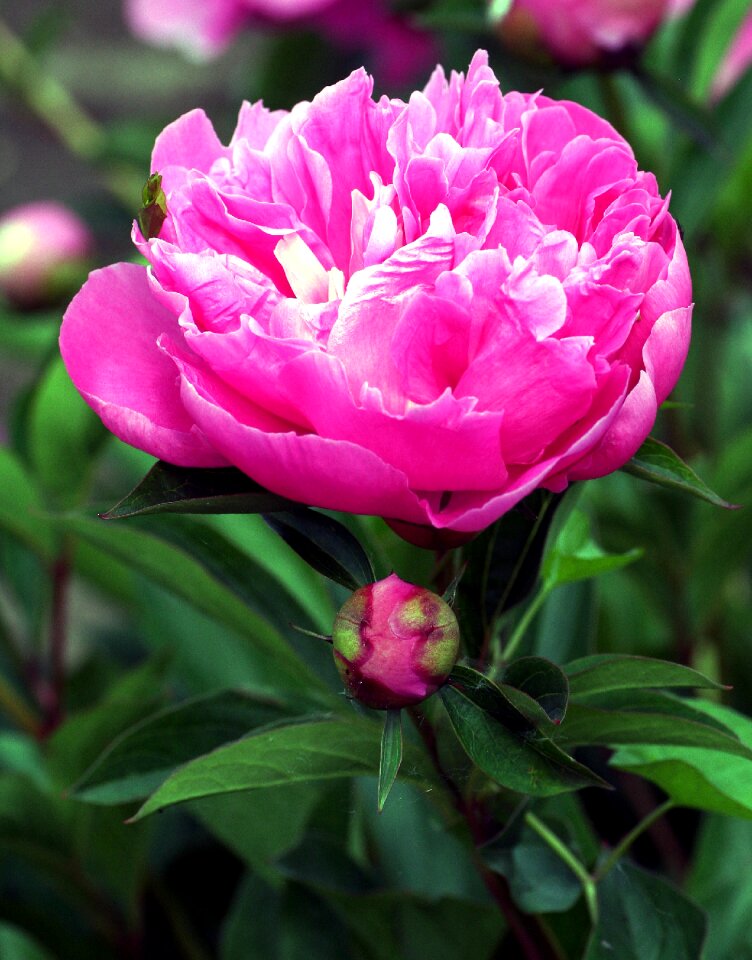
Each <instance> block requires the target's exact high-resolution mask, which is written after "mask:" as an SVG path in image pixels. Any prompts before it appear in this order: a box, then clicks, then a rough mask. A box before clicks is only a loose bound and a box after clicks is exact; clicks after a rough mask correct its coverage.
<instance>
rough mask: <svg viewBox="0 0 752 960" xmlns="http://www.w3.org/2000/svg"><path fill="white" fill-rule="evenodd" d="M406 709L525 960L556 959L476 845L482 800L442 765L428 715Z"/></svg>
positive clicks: (480, 839) (481, 840) (482, 815)
mask: <svg viewBox="0 0 752 960" xmlns="http://www.w3.org/2000/svg"><path fill="white" fill-rule="evenodd" d="M407 712H408V713H409V714H410V718H411V719H412V721H413V723H414V724H415V727H416V729H417V731H418V733H419V734H420V737H421V739H422V740H423V743H424V744H425V747H426V750H427V752H428V755H429V756H430V758H431V761H432V763H433V765H434V768H435V769H436V772H437V773H438V775H439V776H440V777H441V780H442V782H443V783H444V785H445V786H446V788H447V790H448V791H449V793H450V795H451V797H452V801H453V803H454V806H455V808H456V810H457V812H458V813H459V814H461V816H462V817H463V818H464V820H465V822H466V823H467V825H468V829H469V830H470V835H471V837H472V839H473V863H474V865H475V868H476V870H477V871H478V873H479V875H480V877H481V879H482V880H483V883H484V884H485V886H486V889H487V890H488V892H489V893H490V895H491V897H492V898H493V899H494V901H495V902H496V905H497V906H498V907H499V909H500V911H501V913H502V915H503V916H504V919H505V920H506V922H507V924H508V926H509V929H510V931H511V932H512V934H513V935H514V937H515V938H516V940H517V942H518V944H519V945H520V947H521V949H522V951H523V953H524V955H525V958H526V960H556V955H555V953H554V951H553V948H552V947H551V945H550V943H549V942H548V940H547V939H546V938H545V936H544V934H543V933H542V932H541V931H540V929H539V928H538V927H537V925H534V921H532V918H529V917H527V916H525V914H523V913H521V912H520V910H518V908H517V906H516V905H515V903H514V901H513V900H512V898H511V896H510V893H509V888H508V886H507V883H506V881H505V880H504V878H503V877H501V876H499V875H497V874H495V873H494V872H493V871H492V870H491V869H490V867H489V866H488V865H487V864H486V863H485V862H484V860H483V858H482V857H481V855H480V852H479V849H478V848H479V847H480V846H481V845H482V844H483V843H484V842H485V841H486V839H487V837H486V836H485V830H484V828H483V826H482V825H483V822H484V820H485V819H486V816H485V810H484V808H483V806H482V804H480V803H478V802H476V803H469V802H468V801H467V800H466V799H465V797H464V796H463V794H462V791H461V790H460V788H459V787H458V786H457V784H456V783H455V782H454V780H453V779H452V778H451V777H450V776H449V774H448V773H447V772H446V770H445V769H444V766H443V764H442V762H441V757H440V755H439V748H438V741H437V739H436V731H435V730H434V727H433V724H432V723H431V721H430V720H429V719H428V717H426V715H425V714H424V713H423V711H422V710H420V709H418V707H408V708H407Z"/></svg>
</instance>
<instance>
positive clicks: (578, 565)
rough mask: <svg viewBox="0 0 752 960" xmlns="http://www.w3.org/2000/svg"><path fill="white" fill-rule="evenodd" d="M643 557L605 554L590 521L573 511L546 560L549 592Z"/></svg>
mask: <svg viewBox="0 0 752 960" xmlns="http://www.w3.org/2000/svg"><path fill="white" fill-rule="evenodd" d="M641 556H642V551H641V550H629V551H627V553H618V554H612V553H606V552H605V551H604V550H601V548H600V547H599V546H598V545H597V544H596V543H594V542H593V541H592V539H591V538H590V522H589V520H588V518H587V517H586V516H585V514H584V513H582V512H581V511H580V510H573V511H572V512H571V514H570V515H569V517H568V518H567V521H566V523H565V524H564V526H563V527H562V529H561V531H560V532H559V535H558V536H557V538H556V540H555V541H554V543H553V544H552V546H551V548H550V550H549V551H548V552H547V554H546V556H545V558H544V560H543V568H542V575H543V586H544V589H545V590H546V591H550V590H553V589H554V588H555V587H558V586H560V585H561V584H564V583H574V582H575V581H576V580H588V579H589V578H590V577H597V576H600V575H601V574H603V573H608V572H609V571H611V570H618V569H620V568H621V567H625V566H627V565H628V564H630V563H634V561H635V560H639V558H640V557H641Z"/></svg>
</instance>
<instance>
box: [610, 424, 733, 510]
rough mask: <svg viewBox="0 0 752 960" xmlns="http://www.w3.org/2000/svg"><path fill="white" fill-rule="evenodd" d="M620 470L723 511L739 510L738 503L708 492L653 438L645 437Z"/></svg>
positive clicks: (689, 470)
mask: <svg viewBox="0 0 752 960" xmlns="http://www.w3.org/2000/svg"><path fill="white" fill-rule="evenodd" d="M622 470H624V472H625V473H629V474H631V475H632V476H633V477H639V479H640V480H647V481H649V482H650V483H655V484H657V485H658V486H661V487H669V488H671V489H674V490H681V491H683V492H684V493H688V494H689V495H690V496H692V497H697V498H698V499H699V500H704V501H705V502H706V503H712V504H713V505H714V506H716V507H723V509H724V510H738V509H739V506H740V505H739V504H738V503H729V501H728V500H724V499H723V497H720V496H719V495H718V494H717V493H715V492H714V491H713V490H711V489H710V487H709V486H708V485H707V484H706V483H705V481H704V480H701V479H700V478H699V477H698V476H697V474H696V473H695V472H694V470H693V469H692V468H691V467H690V466H689V465H688V464H686V463H685V462H684V461H683V460H682V458H681V457H680V456H679V454H678V453H676V452H675V451H674V450H672V449H671V447H669V446H667V445H666V444H665V443H662V442H661V441H660V440H656V439H655V437H648V438H647V440H646V441H645V442H644V443H643V445H642V446H641V447H640V449H639V450H638V451H637V453H636V454H635V455H634V456H633V457H632V459H631V460H630V461H629V462H628V463H627V464H625V466H623V467H622Z"/></svg>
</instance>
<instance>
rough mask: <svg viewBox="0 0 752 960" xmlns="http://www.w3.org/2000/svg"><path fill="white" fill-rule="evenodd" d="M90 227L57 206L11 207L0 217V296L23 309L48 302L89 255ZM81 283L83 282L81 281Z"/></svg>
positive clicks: (68, 287) (49, 202) (52, 203)
mask: <svg viewBox="0 0 752 960" xmlns="http://www.w3.org/2000/svg"><path fill="white" fill-rule="evenodd" d="M91 247H92V238H91V234H90V232H89V229H88V227H87V226H86V224H85V223H84V222H83V221H82V220H80V219H79V217H77V216H76V214H74V213H72V212H71V211H70V210H68V208H67V207H64V206H63V205H62V204H60V203H55V202H54V201H50V200H47V201H37V202H35V203H27V204H24V205H22V206H18V207H13V209H11V210H8V211H7V212H6V213H5V214H3V216H2V217H0V291H1V292H2V293H4V294H5V296H6V297H7V298H8V299H9V300H10V301H12V302H13V303H16V304H18V305H19V306H25V307H28V306H37V305H39V304H43V303H47V302H49V301H50V300H51V299H54V297H55V296H56V295H57V294H59V293H60V292H61V289H65V288H66V283H65V281H66V280H67V281H68V284H67V289H70V279H71V277H70V274H71V271H72V270H76V269H80V268H81V267H82V266H83V263H84V261H85V260H86V258H87V257H88V256H89V253H90V252H91ZM79 282H80V279H79Z"/></svg>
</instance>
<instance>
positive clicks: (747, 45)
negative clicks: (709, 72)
mask: <svg viewBox="0 0 752 960" xmlns="http://www.w3.org/2000/svg"><path fill="white" fill-rule="evenodd" d="M750 65H752V10H750V12H749V13H748V14H747V16H746V17H745V18H744V20H743V21H742V25H741V26H740V28H739V30H738V32H737V34H736V36H735V37H734V40H733V41H732V43H731V46H730V47H729V49H728V51H727V53H726V55H725V56H724V58H723V60H722V61H721V65H720V67H719V68H718V72H717V73H716V75H715V77H714V79H713V89H712V97H713V99H714V100H718V99H720V98H721V97H722V96H723V95H724V94H726V93H728V91H729V90H730V89H731V88H732V87H733V86H734V84H735V83H736V82H737V80H739V79H740V78H741V76H742V74H743V73H745V72H746V70H747V69H748V68H749V67H750Z"/></svg>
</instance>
